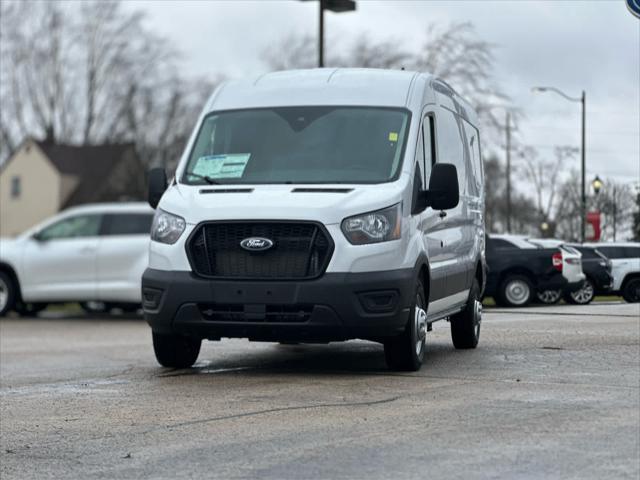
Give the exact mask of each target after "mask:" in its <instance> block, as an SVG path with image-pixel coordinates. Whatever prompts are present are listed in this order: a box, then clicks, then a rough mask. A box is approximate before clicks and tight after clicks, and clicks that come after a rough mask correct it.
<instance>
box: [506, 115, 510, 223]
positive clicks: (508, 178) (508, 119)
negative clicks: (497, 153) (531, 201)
mask: <svg viewBox="0 0 640 480" xmlns="http://www.w3.org/2000/svg"><path fill="white" fill-rule="evenodd" d="M506 132H507V143H506V150H507V233H511V114H510V113H509V111H508V110H507V122H506Z"/></svg>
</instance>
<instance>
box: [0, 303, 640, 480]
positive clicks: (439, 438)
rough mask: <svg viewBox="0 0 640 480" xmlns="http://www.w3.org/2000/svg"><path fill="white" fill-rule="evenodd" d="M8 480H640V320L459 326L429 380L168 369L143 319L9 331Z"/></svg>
mask: <svg viewBox="0 0 640 480" xmlns="http://www.w3.org/2000/svg"><path fill="white" fill-rule="evenodd" d="M0 362H1V363H0V402H1V403H0V408H1V409H0V477H1V478H2V479H3V480H8V479H14V478H16V479H24V478H140V477H144V476H148V477H151V478H195V477H202V478H224V479H232V478H259V479H282V478H284V479H306V478H311V479H340V478H368V479H376V478H398V479H401V478H464V479H470V478H580V479H584V478H598V479H600V478H630V479H638V478H639V476H640V305H638V304H635V305H629V304H616V303H608V304H594V305H590V306H584V307H576V306H554V307H546V308H545V307H532V308H527V309H520V310H501V309H493V310H486V311H485V315H484V321H483V326H482V334H481V340H480V346H479V348H478V349H476V350H467V351H456V350H454V349H453V346H452V344H451V339H450V336H449V328H448V324H447V323H446V322H439V323H438V324H436V325H435V327H434V330H433V332H431V333H430V336H429V337H428V350H427V360H426V363H425V365H424V366H423V368H422V370H420V371H419V372H416V373H398V372H390V371H388V370H387V369H386V367H385V364H384V355H383V352H382V347H381V346H380V345H377V344H374V343H368V342H361V341H354V342H347V343H342V344H340V343H336V344H330V345H309V346H306V345H302V346H296V345H294V346H281V345H277V344H261V343H249V342H247V341H244V340H224V341H222V342H218V343H213V342H208V343H205V344H204V345H203V349H202V352H201V354H200V358H199V361H198V363H197V364H196V367H195V368H193V369H188V370H171V369H163V368H160V367H158V366H157V364H156V363H155V359H154V357H153V352H152V348H151V338H150V331H149V329H148V327H147V325H146V324H145V323H144V322H143V321H141V320H139V319H95V318H94V319H83V318H60V316H59V315H58V317H56V318H39V319H17V318H10V319H4V320H2V321H0Z"/></svg>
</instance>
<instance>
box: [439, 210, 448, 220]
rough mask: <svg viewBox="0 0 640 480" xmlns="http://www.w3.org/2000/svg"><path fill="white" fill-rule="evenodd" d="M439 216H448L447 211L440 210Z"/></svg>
mask: <svg viewBox="0 0 640 480" xmlns="http://www.w3.org/2000/svg"><path fill="white" fill-rule="evenodd" d="M438 216H439V217H440V218H444V217H446V216H447V212H445V211H444V210H441V211H440V213H439V214H438Z"/></svg>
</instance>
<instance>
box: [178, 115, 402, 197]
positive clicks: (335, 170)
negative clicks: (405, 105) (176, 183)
mask: <svg viewBox="0 0 640 480" xmlns="http://www.w3.org/2000/svg"><path fill="white" fill-rule="evenodd" d="M408 120H409V112H408V111H407V110H404V109H392V108H382V107H380V108H378V107H375V108H372V107H326V106H311V107H282V108H260V109H253V110H235V111H224V112H214V113H212V114H209V115H208V116H207V117H205V119H204V122H203V123H202V126H201V127H200V131H199V132H198V136H197V137H196V141H195V144H194V147H193V149H192V150H191V154H190V156H189V160H188V162H187V166H186V168H185V170H184V174H183V175H182V180H181V181H182V183H186V184H190V185H202V184H206V183H221V184H260V183H382V182H388V181H391V180H394V179H395V178H397V176H398V174H399V171H400V166H401V161H402V153H403V151H404V148H405V144H406V136H407V130H408Z"/></svg>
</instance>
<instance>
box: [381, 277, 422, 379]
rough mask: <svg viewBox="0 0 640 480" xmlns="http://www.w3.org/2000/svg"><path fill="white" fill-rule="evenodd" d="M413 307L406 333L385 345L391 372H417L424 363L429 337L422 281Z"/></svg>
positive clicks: (417, 284)
mask: <svg viewBox="0 0 640 480" xmlns="http://www.w3.org/2000/svg"><path fill="white" fill-rule="evenodd" d="M414 299H415V300H414V303H413V307H411V311H410V312H409V320H408V321H407V325H406V327H405V329H404V332H403V333H402V334H401V335H399V336H397V337H394V338H392V339H390V340H387V341H386V342H385V344H384V356H385V359H386V361H387V366H388V367H389V368H390V369H391V370H398V371H406V372H415V371H417V370H420V367H421V366H422V362H423V361H424V351H425V348H426V341H425V338H426V335H427V310H426V305H427V301H426V298H425V293H424V286H423V285H422V281H420V280H418V281H417V282H416V291H415V295H414Z"/></svg>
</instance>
